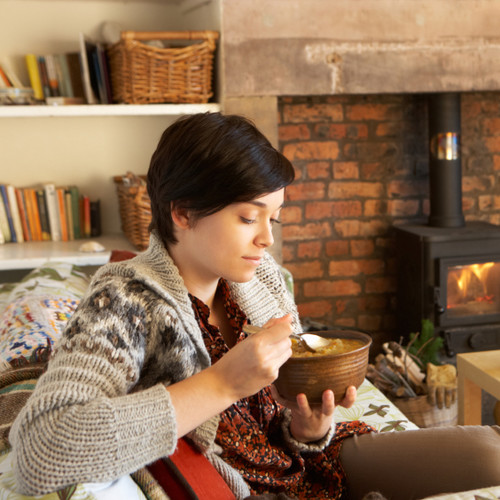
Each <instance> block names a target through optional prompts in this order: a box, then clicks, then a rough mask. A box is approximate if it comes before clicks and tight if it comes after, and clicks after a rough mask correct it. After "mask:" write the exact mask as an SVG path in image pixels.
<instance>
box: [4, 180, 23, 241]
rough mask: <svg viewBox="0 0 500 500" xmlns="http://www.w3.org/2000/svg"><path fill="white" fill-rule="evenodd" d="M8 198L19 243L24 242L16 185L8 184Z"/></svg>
mask: <svg viewBox="0 0 500 500" xmlns="http://www.w3.org/2000/svg"><path fill="white" fill-rule="evenodd" d="M7 198H8V200H9V205H10V211H11V215H12V222H13V223H14V229H15V231H16V239H17V242H18V243H23V242H24V235H23V226H22V224H21V216H20V215H19V206H18V205H17V197H16V190H15V188H14V186H12V185H10V184H8V185H7Z"/></svg>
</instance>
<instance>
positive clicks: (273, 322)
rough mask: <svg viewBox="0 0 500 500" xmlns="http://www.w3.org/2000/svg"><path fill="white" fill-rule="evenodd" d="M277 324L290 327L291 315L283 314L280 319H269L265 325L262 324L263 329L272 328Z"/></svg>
mask: <svg viewBox="0 0 500 500" xmlns="http://www.w3.org/2000/svg"><path fill="white" fill-rule="evenodd" d="M279 323H286V324H289V325H291V324H292V314H291V313H288V314H285V315H284V316H281V318H271V319H270V320H269V321H268V322H267V323H265V324H264V326H263V328H271V327H272V326H274V325H277V324H279Z"/></svg>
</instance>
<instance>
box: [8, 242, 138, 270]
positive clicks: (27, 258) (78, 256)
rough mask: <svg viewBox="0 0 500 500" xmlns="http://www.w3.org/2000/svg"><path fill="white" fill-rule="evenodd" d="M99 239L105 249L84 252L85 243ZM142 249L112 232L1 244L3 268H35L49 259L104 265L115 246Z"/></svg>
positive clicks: (82, 264) (121, 248)
mask: <svg viewBox="0 0 500 500" xmlns="http://www.w3.org/2000/svg"><path fill="white" fill-rule="evenodd" d="M88 241H96V242H98V243H100V244H101V245H102V246H103V247H104V248H105V250H103V251H102V252H83V251H80V250H79V248H80V246H81V245H82V244H83V243H86V242H88ZM116 249H119V250H129V251H131V252H136V253H137V252H138V250H137V249H136V248H134V246H133V245H132V244H131V243H129V242H128V241H127V240H126V239H125V237H124V236H123V235H121V234H108V235H105V236H99V237H97V238H91V239H81V240H73V241H65V242H61V241H30V242H27V243H6V244H5V245H0V272H1V271H10V270H14V269H34V268H35V267H37V266H40V265H42V264H43V263H45V262H49V261H57V262H70V263H71V264H76V265H79V266H101V265H103V264H106V262H108V261H109V257H110V255H111V251H112V250H116Z"/></svg>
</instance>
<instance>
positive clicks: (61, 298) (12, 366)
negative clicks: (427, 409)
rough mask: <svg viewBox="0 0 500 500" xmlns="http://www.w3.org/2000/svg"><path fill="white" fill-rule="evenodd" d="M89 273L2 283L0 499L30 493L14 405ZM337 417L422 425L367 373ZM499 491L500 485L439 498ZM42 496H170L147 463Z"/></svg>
mask: <svg viewBox="0 0 500 500" xmlns="http://www.w3.org/2000/svg"><path fill="white" fill-rule="evenodd" d="M118 260H119V259H118ZM89 279H90V278H89V276H88V275H87V274H86V273H85V271H84V270H83V269H82V268H79V267H78V266H75V265H72V264H69V263H63V262H48V263H46V264H45V265H42V266H40V267H39V268H37V269H34V270H32V271H31V272H29V273H28V274H27V275H26V276H25V277H24V278H23V279H22V280H20V281H18V282H15V283H3V284H0V500H2V499H7V498H8V499H12V500H21V499H26V498H27V497H25V496H21V495H19V494H17V493H16V492H15V485H14V478H13V473H12V470H11V459H12V456H11V453H10V445H9V442H8V430H9V428H10V422H11V421H12V420H13V418H15V414H16V412H15V411H14V410H15V406H16V405H17V406H20V405H22V404H23V401H25V400H26V399H27V397H29V394H30V392H31V391H32V390H33V389H34V387H35V385H36V380H37V377H38V376H39V375H40V373H41V372H42V371H43V366H44V364H45V363H46V362H47V360H48V358H49V356H50V351H51V346H53V345H54V343H55V342H57V340H58V338H59V337H60V335H61V333H62V331H63V329H64V327H65V324H66V322H67V320H68V318H69V317H70V316H71V314H72V313H73V312H74V311H75V309H76V307H77V306H78V304H79V302H80V300H81V298H82V296H83V295H84V293H85V290H86V288H87V286H88V284H89ZM12 402H15V404H11V403H12ZM335 419H336V421H346V420H358V419H359V420H363V421H364V422H366V423H368V424H370V425H372V426H373V427H375V428H376V429H377V430H378V431H379V432H404V431H405V430H409V429H416V428H417V426H416V425H415V424H414V423H413V422H411V421H410V420H409V419H408V418H407V417H406V416H405V415H404V414H403V413H402V412H401V411H400V410H399V409H398V408H397V407H396V406H395V405H394V404H393V403H392V402H391V401H390V400H389V399H387V398H386V397H385V396H384V395H383V394H382V393H381V392H380V391H379V390H378V389H377V388H375V387H374V386H373V385H372V384H371V383H370V382H369V381H368V380H367V379H365V381H364V382H363V384H362V385H361V386H360V387H359V389H358V398H357V401H356V404H355V405H354V406H353V407H351V408H349V409H347V408H342V407H339V408H337V410H336V415H335ZM499 497H500V486H499V487H497V488H489V489H486V490H480V491H479V490H475V491H473V492H463V493H460V494H452V495H445V496H440V497H439V498H440V499H441V500H443V499H444V500H458V499H460V500H465V499H478V498H481V499H483V498H484V499H486V498H495V499H496V498H499ZM37 498H40V497H37ZM41 498H43V499H45V500H52V499H54V500H55V499H59V498H65V499H68V500H69V499H71V500H96V499H104V498H105V499H113V498H116V499H120V500H121V499H131V500H135V499H137V500H145V499H158V500H161V499H162V498H163V499H165V498H167V496H166V494H165V493H164V491H163V490H162V488H161V487H160V486H159V485H158V484H154V480H153V479H152V476H151V475H150V474H148V471H147V470H146V469H145V470H141V471H137V472H136V473H134V474H132V475H130V476H126V477H123V478H120V479H119V480H117V481H114V482H111V483H106V484H102V483H99V484H78V485H74V486H72V487H70V488H66V489H65V490H64V491H62V492H57V493H53V494H50V495H46V496H44V497H41Z"/></svg>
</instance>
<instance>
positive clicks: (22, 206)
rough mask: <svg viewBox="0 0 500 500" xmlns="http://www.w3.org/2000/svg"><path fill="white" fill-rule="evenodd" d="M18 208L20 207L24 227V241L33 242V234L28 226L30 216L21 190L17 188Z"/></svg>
mask: <svg viewBox="0 0 500 500" xmlns="http://www.w3.org/2000/svg"><path fill="white" fill-rule="evenodd" d="M16 198H17V206H18V207H19V217H20V218H21V225H22V226H23V236H24V241H31V232H30V229H29V225H28V214H27V213H26V203H25V201H24V195H23V192H22V190H21V189H17V188H16Z"/></svg>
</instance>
